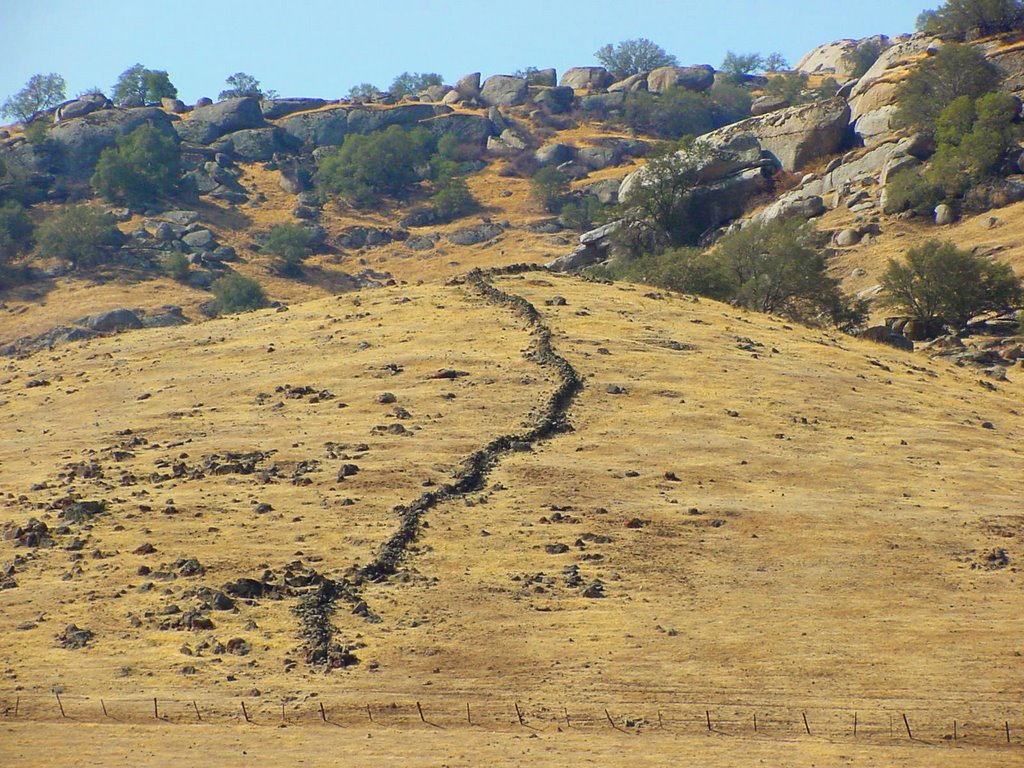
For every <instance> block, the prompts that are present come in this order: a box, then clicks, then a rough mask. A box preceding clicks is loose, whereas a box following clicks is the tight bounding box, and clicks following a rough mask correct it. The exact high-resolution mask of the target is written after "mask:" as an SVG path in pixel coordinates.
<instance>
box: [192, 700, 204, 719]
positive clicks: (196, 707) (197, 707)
mask: <svg viewBox="0 0 1024 768" xmlns="http://www.w3.org/2000/svg"><path fill="white" fill-rule="evenodd" d="M192 709H194V710H195V711H196V720H198V721H199V722H203V716H202V715H201V714H199V705H198V704H196V702H195V699H193V700H192Z"/></svg>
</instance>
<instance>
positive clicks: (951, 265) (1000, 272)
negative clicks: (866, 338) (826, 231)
mask: <svg viewBox="0 0 1024 768" xmlns="http://www.w3.org/2000/svg"><path fill="white" fill-rule="evenodd" d="M882 298H883V301H884V302H885V303H886V304H887V305H888V306H891V307H894V308H896V309H897V310H899V311H901V312H904V313H906V314H907V315H909V316H910V317H913V318H915V319H917V320H921V321H924V322H925V323H928V322H932V321H934V320H941V321H943V322H945V323H948V324H950V325H952V326H953V327H955V328H957V329H960V328H964V327H966V326H967V324H968V323H969V322H970V321H971V319H972V318H974V317H976V316H977V315H980V314H983V313H986V312H1007V311H1010V310H1011V309H1013V308H1014V307H1017V306H1019V305H1020V302H1021V284H1020V280H1019V279H1018V278H1017V277H1016V275H1014V273H1013V270H1012V269H1011V268H1010V267H1009V266H1007V265H1006V264H996V263H994V262H991V261H988V260H987V259H985V258H984V257H981V256H976V255H974V254H972V253H971V252H970V251H963V250H960V249H959V248H957V247H956V245H955V244H954V243H952V242H949V241H947V242H944V243H943V242H939V241H938V240H929V241H928V242H926V243H924V244H923V245H921V246H919V247H917V248H911V249H910V250H909V251H907V253H906V258H905V260H904V262H903V263H900V262H897V261H896V260H895V259H890V260H889V266H888V267H887V268H886V270H885V273H884V274H883V275H882Z"/></svg>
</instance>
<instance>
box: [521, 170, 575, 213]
mask: <svg viewBox="0 0 1024 768" xmlns="http://www.w3.org/2000/svg"><path fill="white" fill-rule="evenodd" d="M568 194H569V177H568V176H566V175H565V174H564V173H562V172H561V171H560V170H558V168H556V167H555V166H553V165H545V166H544V167H543V168H541V169H540V170H538V171H537V172H536V173H535V174H533V177H532V178H531V179H530V196H531V197H532V198H533V200H534V202H535V203H537V204H538V205H539V206H540V207H541V208H542V209H543V210H544V211H546V212H547V213H558V212H559V211H560V210H561V208H562V201H563V200H565V198H566V196H567V195H568Z"/></svg>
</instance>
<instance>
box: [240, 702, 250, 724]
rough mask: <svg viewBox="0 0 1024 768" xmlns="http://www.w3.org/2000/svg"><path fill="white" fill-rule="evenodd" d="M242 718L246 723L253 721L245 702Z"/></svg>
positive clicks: (243, 703)
mask: <svg viewBox="0 0 1024 768" xmlns="http://www.w3.org/2000/svg"><path fill="white" fill-rule="evenodd" d="M242 717H244V718H245V722H247V723H251V722H252V720H250V719H249V712H248V710H246V708H245V702H244V701H243V702H242Z"/></svg>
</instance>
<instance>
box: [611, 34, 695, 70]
mask: <svg viewBox="0 0 1024 768" xmlns="http://www.w3.org/2000/svg"><path fill="white" fill-rule="evenodd" d="M594 58H596V59H597V61H598V63H599V64H601V66H603V67H604V68H605V69H607V70H608V71H609V72H610V73H611V75H612V77H614V78H615V79H616V80H622V79H624V78H626V77H629V76H630V75H635V74H638V73H640V72H650V71H651V70H652V69H657V68H658V67H667V66H669V65H673V64H678V63H679V61H678V60H677V59H676V57H675V56H673V55H672V54H670V53H667V52H666V51H665V49H664V48H662V47H661V46H660V45H658V44H657V43H655V42H653V41H651V40H648V39H647V38H646V37H637V38H634V39H632V40H623V41H622V42H620V43H617V44H615V45H613V44H611V43H608V44H607V45H603V46H601V47H600V48H598V49H597V51H596V52H595V53H594Z"/></svg>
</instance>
